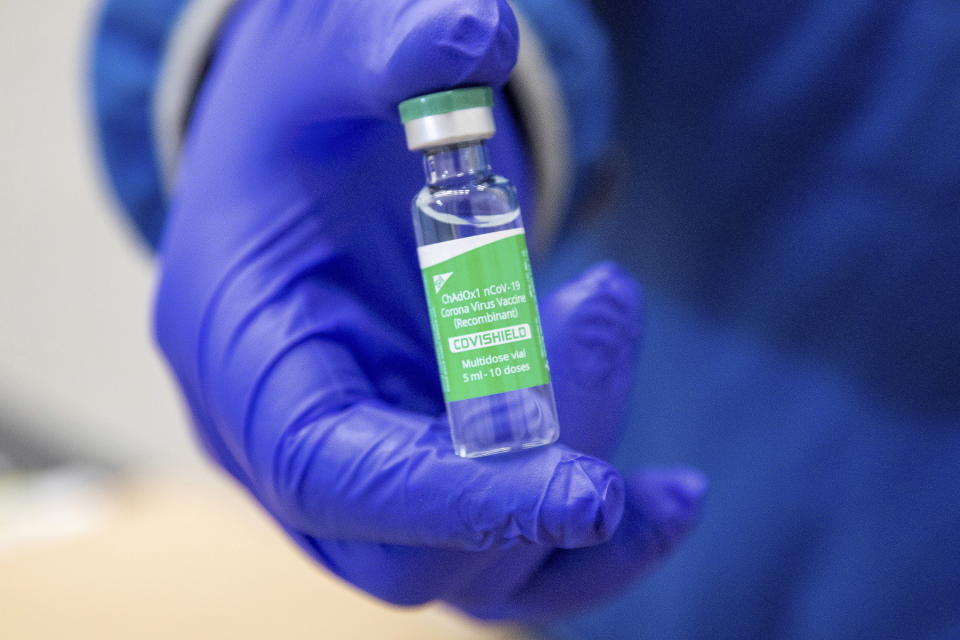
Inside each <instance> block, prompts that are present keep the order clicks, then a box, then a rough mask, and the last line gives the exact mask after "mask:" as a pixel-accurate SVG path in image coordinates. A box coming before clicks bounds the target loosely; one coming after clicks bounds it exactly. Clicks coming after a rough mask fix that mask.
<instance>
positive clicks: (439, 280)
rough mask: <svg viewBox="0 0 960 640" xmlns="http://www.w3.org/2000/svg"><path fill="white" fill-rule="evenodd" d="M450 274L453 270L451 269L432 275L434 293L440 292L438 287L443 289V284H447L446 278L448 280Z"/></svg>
mask: <svg viewBox="0 0 960 640" xmlns="http://www.w3.org/2000/svg"><path fill="white" fill-rule="evenodd" d="M452 275H453V272H452V271H451V272H450V273H439V274H437V275H435V276H433V291H434V293H440V289H443V285H445V284H447V280H449V279H450V276H452Z"/></svg>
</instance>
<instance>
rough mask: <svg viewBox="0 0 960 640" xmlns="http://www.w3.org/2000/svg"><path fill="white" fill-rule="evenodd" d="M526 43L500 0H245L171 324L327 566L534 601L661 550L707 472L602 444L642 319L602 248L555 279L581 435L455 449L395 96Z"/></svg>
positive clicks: (193, 153) (167, 243) (613, 580)
mask: <svg viewBox="0 0 960 640" xmlns="http://www.w3.org/2000/svg"><path fill="white" fill-rule="evenodd" d="M516 52H517V30H516V23H515V21H514V17H513V16H512V14H511V12H510V10H509V8H508V7H507V4H506V2H503V1H497V0H351V1H349V2H333V1H327V2H324V1H321V0H287V1H280V0H275V1H272V0H260V1H256V2H255V1H248V2H243V3H241V4H240V5H239V7H238V8H237V9H236V10H235V12H234V14H233V15H232V16H231V20H230V21H229V24H228V25H227V26H226V28H225V30H224V33H223V35H222V38H221V42H220V46H219V48H218V51H217V53H216V56H215V58H214V64H213V67H212V69H211V71H210V74H209V76H208V80H207V82H206V85H205V86H204V88H203V90H202V92H201V97H200V100H199V103H198V106H197V108H196V111H195V115H194V119H193V122H192V126H191V127H190V131H189V134H188V138H187V141H186V147H185V151H184V154H183V157H182V162H181V166H180V170H179V175H178V180H177V184H176V187H175V190H174V198H173V206H172V211H171V215H170V219H169V223H168V227H167V230H166V234H165V237H164V241H163V244H162V248H161V265H162V279H161V283H160V290H159V293H158V298H157V310H156V323H157V334H158V337H159V341H160V344H161V346H162V348H163V351H164V353H165V354H166V356H167V357H168V358H169V360H170V363H171V365H172V366H173V369H174V370H175V372H176V375H177V377H178V378H179V381H180V383H181V385H182V388H183V391H184V393H185V395H186V397H187V398H188V400H189V403H190V406H191V409H192V412H193V416H194V419H195V422H196V425H197V429H198V430H199V433H200V435H201V438H202V439H203V442H204V443H205V445H206V446H207V448H208V449H209V451H210V452H211V454H212V455H213V456H215V457H216V459H217V460H218V461H219V462H220V463H221V464H222V465H223V466H224V467H225V468H226V469H228V470H229V471H230V473H232V474H233V475H234V476H235V477H236V478H237V479H238V480H240V481H241V482H242V483H243V484H244V485H245V486H246V487H247V488H248V489H249V490H250V492H251V493H253V495H254V496H256V498H257V499H258V500H259V501H260V502H261V503H262V504H263V505H264V507H265V508H266V509H267V510H269V512H270V513H271V514H272V515H273V516H274V517H275V518H276V519H277V520H278V521H279V522H280V523H281V524H282V526H283V527H284V528H285V529H286V530H287V531H288V532H289V533H290V534H291V535H292V536H293V537H294V538H295V539H296V540H297V541H298V542H299V543H300V544H301V545H302V546H303V547H304V548H305V549H306V550H307V551H308V552H309V553H310V554H312V556H313V557H314V558H316V559H317V560H318V561H319V562H321V563H322V564H324V565H325V566H326V567H328V568H329V569H330V570H331V571H333V572H335V573H337V574H338V575H340V576H342V577H343V578H344V579H346V580H348V581H349V582H351V583H353V584H355V585H357V586H359V587H360V588H362V589H364V590H366V591H368V592H370V593H372V594H374V595H377V596H379V597H381V598H383V599H385V600H388V601H390V602H394V603H399V604H415V603H421V602H425V601H428V600H432V599H437V598H439V599H443V600H446V601H448V602H450V603H453V604H455V605H457V606H459V607H461V608H462V609H464V610H466V611H468V612H471V613H473V614H475V615H478V616H483V617H491V618H504V617H508V618H518V619H536V618H548V617H553V616H558V615H562V614H566V613H570V612H572V611H575V610H579V609H582V608H584V607H587V606H589V605H590V604H591V603H593V602H595V601H596V600H598V599H600V598H603V597H605V596H607V595H609V594H611V593H613V592H615V591H617V590H618V589H620V588H622V587H624V586H625V585H626V584H627V583H628V582H629V581H630V580H632V579H633V578H634V577H636V576H637V575H638V574H640V573H641V572H643V571H644V570H646V569H648V568H649V567H650V566H652V565H653V564H654V563H655V562H656V561H657V560H659V559H660V558H661V557H663V556H664V555H665V554H666V553H667V552H668V551H669V549H670V548H671V546H672V545H673V543H674V542H676V541H677V540H678V539H679V538H680V537H681V536H682V535H683V534H684V532H685V531H687V529H688V528H689V527H690V526H691V523H692V522H693V520H694V519H695V515H696V512H697V506H698V504H699V501H700V498H701V497H702V494H703V491H704V482H703V480H702V478H701V477H700V476H699V475H698V474H697V473H695V472H691V471H683V470H678V471H672V472H666V471H662V472H647V473H639V474H635V475H630V476H627V477H626V478H624V477H621V475H620V474H618V473H617V471H615V470H614V469H613V468H611V467H610V466H609V465H608V464H607V463H605V462H602V461H601V460H599V459H597V458H594V457H591V456H594V455H603V454H605V453H608V452H609V449H610V448H611V446H612V444H613V443H614V442H615V440H616V436H617V430H618V425H619V424H620V422H621V419H622V417H623V408H624V404H625V399H626V395H627V388H628V386H629V384H630V381H629V378H630V370H631V365H632V361H633V359H634V349H635V342H636V338H637V334H638V331H639V314H640V310H639V302H638V299H637V293H636V291H635V287H634V285H633V283H632V281H631V280H630V279H629V278H628V277H627V276H625V275H624V274H622V273H621V272H619V271H618V270H617V269H616V268H615V267H613V266H611V265H600V266H598V267H595V268H594V269H592V270H591V271H590V272H588V273H587V274H585V275H584V276H582V277H581V278H580V279H578V280H577V281H575V282H573V283H571V284H569V285H567V286H566V287H564V288H562V289H561V290H560V291H558V292H556V293H555V294H554V295H552V296H550V297H549V298H547V299H545V301H544V305H543V317H544V324H545V333H546V337H547V344H548V349H549V356H550V359H551V363H552V370H553V372H554V388H555V390H556V394H557V400H558V405H559V411H560V419H561V432H562V441H563V443H564V444H563V445H557V446H552V447H546V448H541V449H538V450H535V451H531V452H528V453H523V454H517V455H505V456H499V457H492V458H485V459H474V460H465V459H461V458H458V457H456V456H455V455H454V453H453V450H452V448H451V444H450V439H449V434H448V431H447V425H446V422H445V419H444V418H443V412H442V409H443V404H442V398H441V393H440V387H439V381H438V374H437V368H436V362H435V359H434V355H433V349H432V346H431V339H430V334H429V323H428V320H427V315H426V307H425V301H424V297H423V292H422V288H421V287H422V285H421V279H420V275H419V270H418V267H417V263H416V250H415V242H414V238H413V233H412V226H411V219H410V209H409V202H410V200H411V198H412V196H413V194H414V193H415V192H416V191H417V189H418V188H419V187H420V186H421V185H422V180H423V178H422V175H421V169H420V166H419V160H418V158H417V157H416V156H415V155H414V154H411V153H409V152H408V151H407V150H406V147H405V144H404V139H403V135H402V129H401V127H400V124H399V122H398V118H397V117H396V115H395V107H396V104H397V103H398V102H399V101H400V100H402V99H404V98H407V97H410V96H412V95H417V94H422V93H427V92H429V91H433V90H437V89H443V88H447V87H455V86H461V85H471V84H493V85H502V83H503V82H504V81H505V80H506V78H507V76H508V74H509V72H510V69H511V67H512V65H513V63H514V60H515V57H516ZM501 104H503V101H501ZM497 118H498V124H499V128H500V132H499V134H498V135H497V137H496V138H495V139H494V140H493V141H492V143H491V152H492V155H493V158H494V166H495V167H496V168H497V170H498V171H500V172H502V173H503V174H505V175H508V176H510V177H511V179H512V180H513V181H514V182H515V183H516V184H517V185H518V188H519V189H520V191H521V193H522V194H523V195H522V199H523V200H524V203H525V205H526V212H527V219H528V220H532V219H533V216H532V213H533V209H534V207H533V203H531V202H530V200H529V194H530V193H531V185H530V179H529V177H528V175H527V167H526V164H525V162H524V155H523V149H522V146H521V142H520V137H519V133H518V131H517V127H516V125H515V123H514V121H513V120H512V119H511V117H510V114H509V113H508V111H507V110H505V109H504V108H502V107H501V108H499V110H498V112H497ZM578 450H579V451H583V452H585V453H580V452H578Z"/></svg>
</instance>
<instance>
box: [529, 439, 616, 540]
mask: <svg viewBox="0 0 960 640" xmlns="http://www.w3.org/2000/svg"><path fill="white" fill-rule="evenodd" d="M625 494H626V492H625V488H624V481H623V478H622V477H621V476H620V474H619V473H617V471H616V470H614V469H613V467H611V466H610V465H608V464H606V463H605V462H602V461H600V460H597V459H595V458H590V457H587V456H584V455H580V454H573V453H571V454H567V455H565V456H564V458H563V459H562V460H561V461H560V462H559V463H558V464H557V467H556V469H555V471H554V474H553V477H552V478H551V481H550V483H549V485H548V487H547V490H546V495H545V496H544V500H543V503H542V506H541V509H540V514H539V516H540V537H541V540H540V541H539V542H541V543H542V544H545V545H549V546H555V547H561V548H565V549H573V548H578V547H587V546H592V545H596V544H600V543H602V542H606V541H607V540H609V539H610V538H611V537H612V536H613V534H614V533H615V532H616V530H617V528H618V527H619V526H620V521H621V519H622V517H623V511H624V500H625Z"/></svg>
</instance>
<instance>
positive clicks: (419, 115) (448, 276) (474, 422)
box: [400, 87, 559, 458]
mask: <svg viewBox="0 0 960 640" xmlns="http://www.w3.org/2000/svg"><path fill="white" fill-rule="evenodd" d="M492 104H493V94H492V91H491V90H490V89H489V88H486V87H475V88H470V89H457V90H453V91H444V92H440V93H436V94H430V95H427V96H421V97H419V98H413V99H412V100H407V101H406V102H403V103H401V105H400V114H401V118H402V119H403V121H404V125H405V128H406V132H407V142H408V146H409V147H410V148H411V150H420V151H423V152H424V156H423V166H424V171H425V174H426V186H424V188H423V189H422V190H421V191H420V192H419V193H418V194H417V195H416V197H415V198H414V201H413V223H414V228H415V230H416V237H417V245H418V257H419V260H420V267H421V271H422V274H423V283H424V290H425V292H426V297H427V307H428V312H429V315H430V325H431V329H432V331H433V338H434V346H435V349H436V355H437V363H438V365H439V369H440V378H441V383H442V386H443V392H444V398H445V400H446V405H447V415H448V418H449V421H450V430H451V436H452V440H453V447H454V451H455V452H456V453H457V455H460V456H463V457H468V458H472V457H479V456H485V455H492V454H496V453H505V452H508V451H516V450H520V449H528V448H531V447H537V446H541V445H546V444H550V443H552V442H555V441H556V440H557V437H558V435H559V426H558V422H557V410H556V403H555V401H554V397H553V388H552V386H551V384H550V372H549V366H548V364H547V357H546V351H545V348H544V344H543V334H542V330H541V325H540V316H539V311H538V309H537V302H536V293H535V290H534V285H533V277H532V274H531V271H530V260H529V256H528V253H527V245H526V239H525V235H524V228H523V220H522V218H521V215H520V208H519V203H518V200H517V193H516V189H515V188H514V186H513V185H512V184H511V183H510V182H509V181H508V180H507V179H506V178H503V177H501V176H497V175H495V174H494V173H493V170H492V168H491V167H490V163H489V160H488V158H487V149H486V143H485V142H484V140H486V139H487V138H490V137H492V136H493V134H494V132H495V127H494V123H493V116H492V111H491V106H492Z"/></svg>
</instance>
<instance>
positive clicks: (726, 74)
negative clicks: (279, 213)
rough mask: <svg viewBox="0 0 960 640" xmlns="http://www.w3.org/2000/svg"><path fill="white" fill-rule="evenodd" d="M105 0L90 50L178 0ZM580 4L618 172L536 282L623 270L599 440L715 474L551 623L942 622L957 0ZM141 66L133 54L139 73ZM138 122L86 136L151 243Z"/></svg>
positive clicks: (890, 627)
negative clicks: (628, 329)
mask: <svg viewBox="0 0 960 640" xmlns="http://www.w3.org/2000/svg"><path fill="white" fill-rule="evenodd" d="M110 4H111V5H112V7H113V11H112V13H111V12H110V11H107V12H105V14H104V15H105V19H104V20H103V21H102V24H101V36H100V37H101V40H102V41H103V43H102V44H101V46H100V47H99V49H98V51H99V52H100V53H99V54H98V55H102V56H103V57H104V59H108V58H109V55H110V53H111V47H117V46H119V45H118V44H117V42H122V39H118V38H115V37H113V35H115V34H116V33H118V31H121V30H123V29H125V28H129V24H126V23H125V21H124V20H125V19H127V20H140V21H143V19H144V16H152V20H153V22H152V23H151V24H153V25H154V27H155V28H154V32H153V35H151V33H146V34H145V36H144V37H145V38H146V39H148V40H149V39H150V38H151V37H152V38H153V40H155V41H156V42H162V37H161V36H160V35H159V34H162V33H163V31H164V30H165V29H167V28H169V24H170V23H171V22H172V20H173V19H174V17H175V15H176V10H177V8H178V7H179V4H181V3H178V2H153V3H141V4H140V5H139V7H138V8H137V10H136V11H130V10H129V7H130V6H131V5H133V4H136V3H130V2H127V3H123V2H113V3H110ZM530 4H532V5H537V4H538V3H536V2H532V3H530ZM148 5H149V7H148ZM595 5H596V9H597V12H598V14H599V16H600V19H601V21H603V22H604V23H605V24H606V25H607V27H608V32H609V35H610V39H611V44H612V50H613V52H614V57H615V60H616V63H617V64H616V66H617V77H616V79H615V82H616V86H617V87H618V91H617V93H618V99H617V102H618V107H619V114H618V117H617V119H616V125H615V127H614V135H613V140H614V143H615V145H616V146H617V147H619V148H620V149H621V150H622V151H623V153H622V154H619V156H618V157H621V158H622V159H623V160H622V162H621V172H620V173H621V181H620V182H621V185H620V187H619V190H618V191H617V192H616V193H615V196H614V197H610V198H607V199H606V202H607V203H608V204H605V205H604V208H606V209H609V212H608V215H606V216H605V217H604V218H602V220H601V222H599V223H595V224H590V225H587V224H585V223H582V222H579V220H580V219H579V218H577V217H573V218H572V219H571V222H570V225H569V228H568V229H567V232H566V234H565V236H564V240H563V241H562V242H561V245H560V246H559V247H558V249H557V251H556V252H555V255H554V257H553V259H552V262H551V265H550V266H549V268H547V269H546V270H545V272H544V273H543V278H542V285H541V286H542V288H543V289H548V288H550V286H551V285H552V284H556V283H559V282H560V281H562V280H563V279H564V278H566V277H568V276H572V275H573V274H575V273H577V272H578V271H579V270H580V269H581V268H582V267H584V266H585V265H586V264H588V263H589V262H592V261H594V260H596V259H601V258H611V257H612V258H614V259H616V260H618V261H620V262H621V263H622V264H624V265H626V266H627V267H628V268H629V269H630V270H631V271H633V272H634V273H636V274H638V276H639V277H640V279H641V281H642V282H644V284H645V287H646V298H647V304H646V307H647V323H646V326H647V330H646V340H645V345H646V346H645V349H644V350H643V353H642V355H641V361H640V363H639V369H640V370H639V376H638V382H637V385H636V391H635V401H634V407H633V411H632V415H631V424H630V428H629V429H628V432H627V437H626V440H625V441H624V443H623V445H622V447H621V449H620V452H619V454H618V462H619V463H621V464H622V465H623V466H625V467H635V466H639V465H669V464H691V465H696V466H699V467H700V468H702V469H703V470H704V471H705V472H706V473H707V475H708V476H709V477H710V479H711V482H712V487H713V488H712V495H711V497H710V499H709V502H708V504H707V507H706V509H705V513H704V517H703V522H702V524H701V526H700V528H699V529H698V530H697V531H696V532H695V533H694V534H693V535H692V537H691V538H690V540H689V541H688V542H687V543H686V544H685V545H684V546H683V547H682V548H681V549H680V551H679V552H678V553H677V555H676V556H675V557H674V558H673V559H672V560H671V561H670V562H668V563H667V564H666V565H665V566H664V567H662V568H660V569H658V570H657V571H656V572H655V573H654V574H653V575H651V576H650V577H649V578H648V579H646V580H643V581H641V582H639V583H637V585H636V586H635V588H633V589H632V590H631V591H629V592H628V593H626V594H624V595H623V596H622V597H620V598H619V599H618V600H617V601H616V602H613V603H611V604H609V605H608V606H606V607H604V608H602V609H599V610H596V611H594V612H591V613H589V614H587V615H585V616H583V617H581V618H579V619H576V620H571V621H567V622H564V623H562V624H557V625H553V626H552V627H550V628H549V629H545V630H544V632H545V633H547V634H548V635H551V636H554V637H558V638H604V639H613V638H654V639H660V638H851V639H853V638H857V639H861V638H929V639H931V640H933V639H937V640H940V639H943V640H945V639H948V638H960V4H957V3H956V2H950V1H948V0H918V1H902V2H878V1H875V0H849V1H846V2H836V1H826V0H813V1H810V2H804V3H797V2H741V3H732V4H730V3H727V4H723V5H721V4H720V3H709V2H682V3H678V2H666V1H664V0H648V1H646V2H638V3H625V2H622V1H617V0H597V2H595ZM625 5H627V6H625ZM124 6H126V7H127V13H128V14H129V15H126V18H125V15H124V9H123V7H124ZM145 7H147V8H145ZM533 12H534V13H536V9H535V8H534V9H533ZM555 27H556V28H568V29H575V28H576V26H575V25H564V26H562V27H560V26H556V25H555ZM141 28H142V27H141ZM148 31H149V30H148ZM112 34H113V35H112ZM547 36H548V37H549V33H548V34H547ZM104 43H105V44H104ZM104 48H106V53H104V52H103V51H104ZM113 53H114V54H115V53H116V51H113ZM135 53H136V52H135ZM139 53H142V52H139ZM155 62H156V61H155V59H151V58H149V56H145V57H143V58H138V57H137V56H136V55H134V56H133V58H132V62H131V63H129V64H130V67H129V68H128V69H126V71H127V72H129V73H130V74H132V75H136V74H139V76H138V77H140V78H146V80H142V79H141V80H139V81H138V84H137V86H140V87H146V86H148V85H149V83H150V82H151V80H150V77H151V74H155V71H156V70H155V67H156V65H155ZM104 64H106V63H104V62H103V61H101V62H100V63H98V65H97V70H98V71H97V73H98V74H104V73H115V71H110V70H109V69H107V70H104ZM137 65H140V66H139V67H138V66H137ZM568 73H571V72H570V71H568ZM563 75H564V74H563V70H562V69H561V79H562V78H563ZM100 80H101V82H100V83H99V85H103V82H102V78H100ZM131 95H132V98H133V99H135V98H136V94H131ZM131 95H126V96H124V97H123V99H125V100H130V99H132V98H131ZM115 97H116V96H112V95H110V94H109V92H108V91H101V92H100V93H99V94H98V97H97V101H98V108H100V110H101V111H102V110H103V105H104V104H107V106H109V102H110V100H111V99H114V98H115ZM142 98H143V100H145V101H146V100H148V98H149V96H148V95H144V96H142ZM580 98H581V100H580V101H579V102H575V104H574V108H576V109H589V108H590V101H589V99H586V100H585V99H583V96H582V94H581V95H580ZM118 99H119V98H118ZM598 99H599V98H598ZM148 128H149V126H148V125H147V124H146V123H144V122H142V121H138V120H137V119H136V113H134V112H131V117H130V121H129V131H126V132H124V131H117V130H116V128H114V129H113V130H107V129H105V130H104V132H103V135H104V136H105V138H107V139H109V138H110V137H111V136H113V137H115V138H116V140H115V141H114V142H113V143H112V145H113V146H112V147H111V144H107V145H106V147H107V152H108V165H109V166H110V168H111V173H112V176H113V178H114V183H115V185H116V186H117V189H118V193H119V195H120V198H121V200H122V201H123V202H124V204H126V206H127V209H128V210H129V211H131V212H132V215H133V216H134V217H135V219H136V220H137V222H138V225H139V227H140V229H141V230H142V231H143V232H144V234H145V236H147V237H148V238H155V237H156V234H157V233H158V230H159V229H160V227H161V226H162V210H163V206H164V205H163V201H162V196H160V195H159V190H158V187H157V185H156V181H155V179H154V178H151V176H152V175H153V174H155V173H156V171H155V167H151V166H149V165H150V163H151V162H153V161H152V155H151V153H150V150H149V149H146V148H145V144H144V143H143V140H140V141H139V143H137V141H136V135H135V134H136V132H137V131H140V132H141V133H142V130H143V129H148ZM131 134H134V135H131ZM141 137H142V136H141ZM124 144H126V145H127V147H128V148H126V149H124V148H123V147H124ZM582 146H583V145H582V144H581V145H579V146H577V145H575V148H579V147H582ZM111 148H112V149H113V151H111ZM138 153H139V154H142V155H143V158H142V162H131V161H130V158H131V157H136V156H137V154H138ZM125 154H126V155H125ZM111 158H112V161H111ZM578 191H579V192H580V193H581V194H588V195H585V196H584V198H585V199H581V202H580V204H579V207H580V208H581V209H589V208H591V207H593V206H595V205H596V202H597V200H596V199H594V198H595V197H596V195H597V194H595V193H594V194H593V195H589V194H590V189H589V185H587V188H580V189H578ZM606 195H608V196H609V195H610V194H609V193H608V194H606ZM584 587H585V588H589V585H585V586H584Z"/></svg>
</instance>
